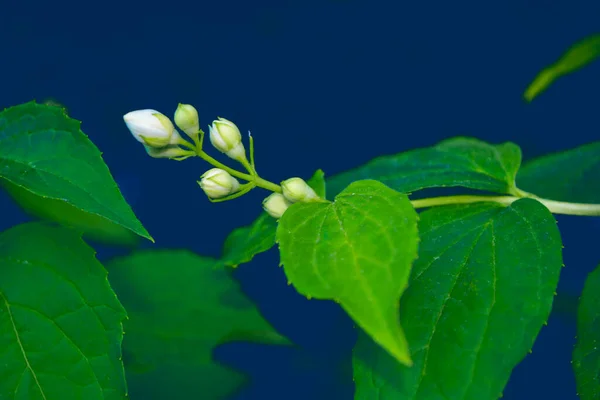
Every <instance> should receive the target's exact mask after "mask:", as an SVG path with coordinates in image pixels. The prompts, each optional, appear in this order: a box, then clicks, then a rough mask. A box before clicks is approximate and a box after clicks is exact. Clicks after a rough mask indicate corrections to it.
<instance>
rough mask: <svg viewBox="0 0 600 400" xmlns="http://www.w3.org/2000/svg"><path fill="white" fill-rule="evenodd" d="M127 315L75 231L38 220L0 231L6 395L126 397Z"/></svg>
mask: <svg viewBox="0 0 600 400" xmlns="http://www.w3.org/2000/svg"><path fill="white" fill-rule="evenodd" d="M125 316H126V314H125V310H124V309H123V307H122V306H121V304H120V303H119V300H117V297H116V296H115V293H114V292H113V291H112V289H111V288H110V286H109V284H108V280H107V278H106V270H105V269H104V268H103V267H102V265H101V264H100V263H99V262H98V261H97V260H96V258H95V252H94V250H93V249H91V248H90V247H88V246H87V245H86V244H85V243H84V242H83V241H82V240H81V237H80V236H79V235H78V234H76V233H74V232H72V231H70V230H68V229H66V228H57V227H50V226H47V225H43V224H41V223H28V224H23V225H18V226H16V227H14V228H11V229H9V230H7V231H5V232H3V233H1V234H0V398H1V399H23V400H25V399H27V400H71V399H73V400H75V399H86V400H88V399H89V400H94V399H98V400H111V399H114V400H117V399H119V400H120V399H123V398H124V397H125V393H126V384H125V376H124V371H123V364H122V362H121V340H122V338H123V326H122V320H123V319H125Z"/></svg>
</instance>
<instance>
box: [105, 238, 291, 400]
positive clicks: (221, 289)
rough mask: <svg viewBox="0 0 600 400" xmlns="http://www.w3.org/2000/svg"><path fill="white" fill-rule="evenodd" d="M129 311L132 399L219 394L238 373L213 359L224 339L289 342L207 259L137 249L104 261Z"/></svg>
mask: <svg viewBox="0 0 600 400" xmlns="http://www.w3.org/2000/svg"><path fill="white" fill-rule="evenodd" d="M108 268H109V272H110V275H109V278H110V281H111V283H112V284H113V286H114V287H115V290H116V292H117V294H118V295H119V297H120V299H121V301H122V302H123V304H124V305H125V307H126V308H127V310H128V314H129V319H128V320H127V321H126V322H125V340H124V343H123V351H124V356H125V369H126V372H127V380H128V383H129V392H130V395H131V398H132V399H136V398H139V399H146V400H152V399H161V400H162V399H169V400H179V399H194V398H198V399H203V400H210V399H222V398H224V397H225V396H227V395H230V394H232V393H234V392H235V391H236V390H238V389H239V388H240V386H241V385H242V383H243V382H244V381H245V376H244V375H242V374H241V373H238V372H237V371H234V370H232V369H231V368H228V367H226V366H223V365H221V364H218V363H217V362H215V361H214V360H213V359H212V351H213V349H214V348H215V347H216V346H218V345H220V344H223V343H227V342H230V341H238V340H250V341H254V342H260V343H265V344H289V341H288V340H287V339H286V338H284V337H282V336H281V335H280V334H278V333H277V332H276V331H275V330H274V329H273V328H272V327H271V325H269V323H268V322H267V321H266V320H265V319H264V318H263V317H262V316H261V315H260V313H259V311H258V310H257V308H256V306H255V305H254V304H253V303H252V302H251V301H250V300H249V299H248V298H247V297H246V296H245V295H244V294H243V293H242V291H241V289H240V288H239V285H238V284H237V282H236V281H235V280H233V279H232V277H231V275H230V270H228V269H225V267H223V266H222V265H221V264H219V263H218V262H217V261H216V260H214V259H209V258H205V257H200V256H197V255H195V254H193V253H191V252H188V251H182V250H163V251H139V252H135V253H133V254H132V255H131V256H128V257H124V258H118V259H115V260H113V261H111V262H110V263H108Z"/></svg>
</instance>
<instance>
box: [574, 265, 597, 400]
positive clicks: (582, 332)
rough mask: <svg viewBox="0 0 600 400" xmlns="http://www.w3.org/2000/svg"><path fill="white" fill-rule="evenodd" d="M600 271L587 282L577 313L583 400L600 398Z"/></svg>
mask: <svg viewBox="0 0 600 400" xmlns="http://www.w3.org/2000/svg"><path fill="white" fill-rule="evenodd" d="M599 346H600V267H598V268H596V269H595V270H594V271H593V272H592V273H591V274H590V275H589V276H588V278H587V280H586V282H585V287H584V288H583V294H582V295H581V300H580V303H579V310H578V312H577V343H576V344H575V350H574V351H573V368H574V369H575V379H576V381H577V391H578V394H579V397H580V398H581V399H582V400H597V399H599V398H600V349H599Z"/></svg>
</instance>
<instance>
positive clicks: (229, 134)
mask: <svg viewBox="0 0 600 400" xmlns="http://www.w3.org/2000/svg"><path fill="white" fill-rule="evenodd" d="M209 135H210V142H211V143H212V145H213V146H214V147H215V149H217V150H219V151H220V152H221V153H225V154H227V155H228V156H229V157H231V158H233V159H234V160H237V161H242V160H244V159H246V150H245V149H244V145H243V143H242V134H241V133H240V130H239V129H238V127H237V126H236V125H235V124H234V123H233V122H231V121H229V120H226V119H225V118H221V117H219V118H218V120H215V121H213V123H212V125H211V126H210V127H209Z"/></svg>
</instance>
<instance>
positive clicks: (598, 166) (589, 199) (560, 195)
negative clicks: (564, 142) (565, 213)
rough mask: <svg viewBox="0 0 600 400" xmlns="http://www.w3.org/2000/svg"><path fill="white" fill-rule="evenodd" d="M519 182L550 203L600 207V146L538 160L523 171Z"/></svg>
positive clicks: (577, 149)
mask: <svg viewBox="0 0 600 400" xmlns="http://www.w3.org/2000/svg"><path fill="white" fill-rule="evenodd" d="M517 182H518V184H519V187H521V188H523V189H525V190H527V191H531V192H533V193H535V194H537V195H538V196H542V197H546V198H549V199H553V200H562V201H572V202H578V203H600V142H595V143H591V144H587V145H585V146H581V147H577V148H575V149H571V150H568V151H564V152H561V153H557V154H551V155H547V156H544V157H540V158H537V159H535V160H533V161H531V162H529V163H527V164H525V166H524V167H523V168H522V169H521V170H520V171H519V174H518V175H517Z"/></svg>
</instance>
